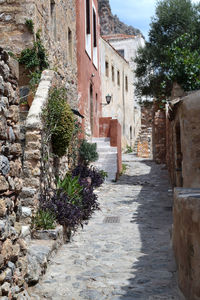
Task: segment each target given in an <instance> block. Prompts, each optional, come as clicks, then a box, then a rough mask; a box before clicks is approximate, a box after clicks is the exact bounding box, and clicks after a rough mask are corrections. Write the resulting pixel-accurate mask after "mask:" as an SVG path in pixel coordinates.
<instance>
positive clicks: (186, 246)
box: [173, 188, 200, 300]
mask: <svg viewBox="0 0 200 300" xmlns="http://www.w3.org/2000/svg"><path fill="white" fill-rule="evenodd" d="M173 217H174V224H173V248H174V252H175V257H176V262H177V267H178V278H179V286H180V289H181V290H182V292H183V294H184V295H185V297H186V299H187V300H197V299H200V284H199V278H200V264H199V262H200V189H185V188H177V189H175V193H174V212H173Z"/></svg>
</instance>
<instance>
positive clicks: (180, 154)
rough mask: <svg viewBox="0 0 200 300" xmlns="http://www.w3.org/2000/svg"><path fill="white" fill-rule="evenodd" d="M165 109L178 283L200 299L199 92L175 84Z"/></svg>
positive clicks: (187, 293) (187, 297) (186, 294)
mask: <svg viewBox="0 0 200 300" xmlns="http://www.w3.org/2000/svg"><path fill="white" fill-rule="evenodd" d="M172 99H173V100H171V101H170V102H169V104H168V105H167V110H166V120H165V121H166V153H167V154H166V163H167V167H168V170H169V174H170V178H171V183H172V186H173V187H175V189H174V203H173V235H172V238H173V248H174V253H175V257H176V262H177V268H178V279H179V286H180V288H181V290H182V292H183V294H184V296H185V297H186V299H188V300H193V299H199V298H200V288H199V287H200V280H199V278H200V277H199V276H200V267H199V260H200V256H199V253H200V246H199V245H200V240H199V237H200V206H199V200H200V125H199V116H200V101H199V99H200V92H199V91H196V92H192V93H189V94H188V95H184V92H183V91H181V90H180V88H179V87H178V86H176V88H175V86H174V89H173V93H172Z"/></svg>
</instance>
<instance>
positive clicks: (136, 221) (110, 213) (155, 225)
mask: <svg viewBox="0 0 200 300" xmlns="http://www.w3.org/2000/svg"><path fill="white" fill-rule="evenodd" d="M123 159H124V163H125V164H127V165H128V169H127V172H126V174H125V175H123V176H122V177H121V178H120V180H119V181H118V182H117V183H109V184H105V185H104V186H103V187H101V188H100V189H98V191H97V193H98V195H99V200H100V203H101V211H98V212H97V213H95V214H94V216H93V218H92V219H91V220H90V221H89V224H88V225H87V226H85V227H84V229H83V230H81V229H80V230H79V232H77V233H76V235H75V236H74V237H73V239H72V242H71V243H70V244H66V245H64V246H63V247H62V248H61V249H60V251H59V252H58V253H57V255H56V256H55V258H54V259H53V260H52V263H51V265H50V266H49V267H48V270H47V273H46V275H45V276H44V278H43V280H42V281H41V282H40V284H38V285H37V286H36V287H34V288H32V289H31V290H30V294H31V296H32V297H33V298H32V299H53V300H72V299H73V300H83V299H89V300H104V299H106V300H134V299H135V300H138V299H143V300H153V299H155V300H156V299H166V300H170V299H176V300H177V299H181V298H180V297H179V294H178V290H177V288H176V280H175V266H174V263H173V258H172V253H171V245H170V229H171V223H172V198H171V195H170V194H169V193H168V189H169V186H168V177H167V171H166V170H164V168H162V166H158V165H155V164H154V163H153V162H152V161H150V160H141V159H138V158H136V157H135V156H133V155H132V154H129V155H124V158H123ZM106 217H115V218H112V219H107V220H106V219H105V218H106ZM108 222H114V223H108Z"/></svg>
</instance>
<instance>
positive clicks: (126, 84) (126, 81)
mask: <svg viewBox="0 0 200 300" xmlns="http://www.w3.org/2000/svg"><path fill="white" fill-rule="evenodd" d="M125 87H126V91H127V92H128V77H127V76H126V77H125Z"/></svg>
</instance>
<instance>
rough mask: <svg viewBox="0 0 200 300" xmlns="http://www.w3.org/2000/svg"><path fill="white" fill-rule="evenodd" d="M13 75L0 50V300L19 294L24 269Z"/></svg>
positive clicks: (16, 96) (9, 61) (10, 63)
mask: <svg viewBox="0 0 200 300" xmlns="http://www.w3.org/2000/svg"><path fill="white" fill-rule="evenodd" d="M14 66H15V68H14ZM13 73H14V74H15V75H14V74H13ZM16 73H17V68H16V63H15V62H14V61H13V60H12V59H11V58H9V56H8V54H7V52H5V51H4V50H3V49H2V48H0V298H1V296H8V295H9V299H16V298H14V296H16V295H18V294H19V292H20V291H21V290H23V288H24V285H25V280H24V275H25V273H26V268H27V260H26V250H27V249H26V243H25V242H24V240H23V238H22V237H23V228H22V224H21V223H20V214H21V212H20V207H21V206H20V199H19V194H20V191H21V189H22V180H21V174H22V163H21V155H22V149H21V144H20V130H19V90H18V84H17V79H18V78H17V77H16ZM16 297H17V296H16ZM6 299H7V298H6Z"/></svg>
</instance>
